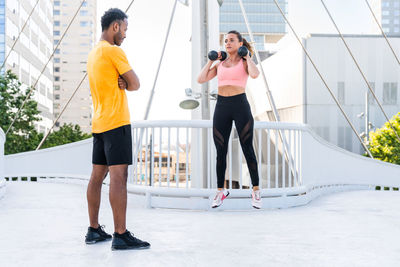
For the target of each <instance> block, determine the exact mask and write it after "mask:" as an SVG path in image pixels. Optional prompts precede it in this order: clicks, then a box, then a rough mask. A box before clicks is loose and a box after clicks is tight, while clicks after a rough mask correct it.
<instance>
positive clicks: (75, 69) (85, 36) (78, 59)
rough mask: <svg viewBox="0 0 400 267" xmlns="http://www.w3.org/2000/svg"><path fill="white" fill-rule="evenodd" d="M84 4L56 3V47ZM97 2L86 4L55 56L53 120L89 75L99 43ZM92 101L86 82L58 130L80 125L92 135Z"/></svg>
mask: <svg viewBox="0 0 400 267" xmlns="http://www.w3.org/2000/svg"><path fill="white" fill-rule="evenodd" d="M80 4H81V1H80V0H55V1H54V8H53V15H54V47H55V46H56V45H57V43H58V42H59V40H60V38H61V36H62V34H63V32H64V31H65V30H66V28H67V27H68V24H69V22H70V21H71V19H72V17H73V16H74V14H75V12H76V11H77V9H78V8H79V6H80ZM96 9H97V3H96V0H86V1H85V2H84V3H83V6H82V7H81V9H80V11H79V13H78V15H77V17H76V18H75V20H74V22H73V23H72V24H71V27H70V28H69V30H68V32H67V34H66V36H65V37H64V39H63V40H62V42H61V43H60V46H59V48H58V49H57V50H56V53H55V55H54V61H53V62H54V118H57V117H58V115H59V114H60V112H61V110H62V108H63V107H64V105H65V104H66V102H67V101H68V99H69V98H70V97H71V95H72V93H73V92H74V90H75V89H76V88H77V86H78V85H79V83H80V81H81V80H82V78H83V76H84V75H85V73H86V61H87V57H88V54H89V52H90V50H91V49H92V47H93V46H94V44H95V42H96V40H95V38H96V20H97V16H96ZM91 105H92V102H91V98H90V90H89V82H88V80H87V78H86V79H85V81H84V82H83V84H82V85H81V87H80V89H79V90H78V92H77V93H76V95H75V96H74V98H73V99H72V101H71V102H70V104H69V105H68V107H67V109H66V110H65V111H64V113H63V114H62V116H61V118H60V120H59V121H58V122H57V124H56V129H57V127H59V126H62V125H63V124H68V123H72V124H78V125H79V126H80V127H81V129H82V130H83V131H84V132H90V131H91V114H92V109H91Z"/></svg>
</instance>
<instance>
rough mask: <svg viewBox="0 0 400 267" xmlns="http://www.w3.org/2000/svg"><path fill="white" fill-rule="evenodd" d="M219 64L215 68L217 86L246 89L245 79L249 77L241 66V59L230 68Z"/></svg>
mask: <svg viewBox="0 0 400 267" xmlns="http://www.w3.org/2000/svg"><path fill="white" fill-rule="evenodd" d="M222 63H223V62H221V63H220V64H219V65H218V68H217V77H218V86H224V85H234V86H240V87H243V88H246V83H247V78H248V77H249V75H248V74H247V73H246V70H245V69H244V66H243V59H240V61H239V63H238V64H236V65H235V66H232V67H229V68H227V67H224V66H222Z"/></svg>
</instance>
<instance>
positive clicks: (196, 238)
mask: <svg viewBox="0 0 400 267" xmlns="http://www.w3.org/2000/svg"><path fill="white" fill-rule="evenodd" d="M85 190H86V187H85V186H84V185H73V184H60V183H43V182H37V183H35V182H9V183H8V185H7V193H6V195H5V197H4V198H3V199H1V200H0V205H1V208H0V229H2V231H1V232H2V234H1V239H0V266H128V265H129V266H396V265H397V264H398V261H399V260H400V253H399V252H400V243H399V242H398V237H399V236H400V227H399V221H400V209H399V208H398V203H400V194H399V192H394V191H385V192H382V191H369V190H368V191H353V192H344V193H336V194H330V195H327V196H323V197H320V198H317V199H316V200H314V201H313V202H311V203H310V204H309V205H307V206H303V207H298V208H291V209H278V210H277V209H275V210H262V211H256V210H253V211H224V212H218V211H217V212H207V211H185V210H170V209H146V208H143V207H144V203H143V201H142V199H141V198H140V197H138V196H136V195H131V194H130V195H129V198H128V216H127V218H128V227H129V229H130V230H131V231H132V232H134V233H137V236H138V237H140V238H143V239H145V240H148V241H149V242H151V245H152V248H151V249H150V250H145V251H122V252H121V251H119V252H116V251H114V252H113V251H111V249H110V246H111V244H110V242H107V243H103V244H97V245H91V246H87V245H85V244H84V242H83V240H84V235H85V233H86V227H87V223H88V222H87V221H88V218H87V212H86V210H87V205H86V200H85ZM106 190H107V187H105V188H104V192H103V199H102V205H101V211H100V219H101V223H102V224H105V225H106V230H107V231H108V232H112V229H113V224H112V215H111V208H110V206H109V204H108V197H107V192H106Z"/></svg>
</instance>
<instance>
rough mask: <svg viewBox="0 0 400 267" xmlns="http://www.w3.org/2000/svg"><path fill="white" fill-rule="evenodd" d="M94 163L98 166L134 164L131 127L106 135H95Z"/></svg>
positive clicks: (124, 127)
mask: <svg viewBox="0 0 400 267" xmlns="http://www.w3.org/2000/svg"><path fill="white" fill-rule="evenodd" d="M92 135H93V154H92V163H93V164H97V165H107V166H111V165H119V164H128V165H131V164H132V134H131V125H130V124H129V125H124V126H121V127H118V128H115V129H112V130H109V131H107V132H104V133H93V134H92Z"/></svg>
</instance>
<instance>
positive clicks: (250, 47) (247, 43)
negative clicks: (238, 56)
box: [243, 38, 254, 55]
mask: <svg viewBox="0 0 400 267" xmlns="http://www.w3.org/2000/svg"><path fill="white" fill-rule="evenodd" d="M243 46H245V47H247V49H248V50H249V51H250V53H251V54H252V55H254V51H253V47H252V46H251V44H250V43H249V42H247V40H246V39H245V38H243Z"/></svg>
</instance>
